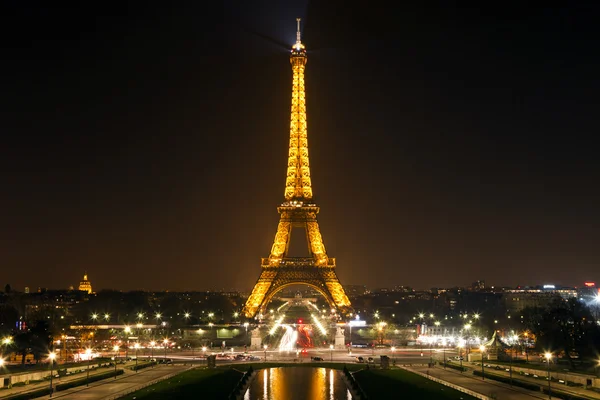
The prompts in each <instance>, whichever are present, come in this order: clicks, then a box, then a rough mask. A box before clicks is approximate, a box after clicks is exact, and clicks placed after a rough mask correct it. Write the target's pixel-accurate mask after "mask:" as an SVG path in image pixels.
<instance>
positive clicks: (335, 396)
mask: <svg viewBox="0 0 600 400" xmlns="http://www.w3.org/2000/svg"><path fill="white" fill-rule="evenodd" d="M327 375H329V379H327ZM305 399H311V400H312V399H314V400H320V399H323V400H350V399H352V395H351V394H350V391H349V390H348V388H347V387H346V384H345V383H344V381H343V380H342V377H341V372H340V371H336V370H333V369H328V368H306V367H296V368H294V367H286V368H269V369H264V370H262V371H259V372H258V374H257V375H256V378H255V379H254V381H253V382H252V384H251V385H250V387H249V388H248V390H247V391H246V393H245V394H244V400H305Z"/></svg>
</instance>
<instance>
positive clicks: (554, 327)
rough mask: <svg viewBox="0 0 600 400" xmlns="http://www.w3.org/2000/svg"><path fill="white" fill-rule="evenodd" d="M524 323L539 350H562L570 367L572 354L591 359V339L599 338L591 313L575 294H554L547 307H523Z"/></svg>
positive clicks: (596, 339) (598, 331)
mask: <svg viewBox="0 0 600 400" xmlns="http://www.w3.org/2000/svg"><path fill="white" fill-rule="evenodd" d="M523 316H524V321H525V324H526V325H527V327H528V328H529V329H530V330H531V332H532V333H533V334H534V335H535V337H536V338H537V340H536V348H537V350H538V351H559V350H562V351H563V352H564V355H565V358H566V359H567V361H568V362H569V365H570V367H571V368H575V366H574V364H573V358H572V356H573V354H574V353H578V355H579V357H580V358H581V359H594V358H595V357H596V354H595V353H594V348H595V347H594V343H597V342H598V341H599V340H600V329H599V327H598V325H597V324H596V321H595V320H594V318H593V316H592V313H591V311H590V309H589V308H588V307H586V306H585V304H584V303H582V302H581V301H579V300H578V299H576V298H572V299H569V300H564V299H562V298H556V299H555V300H553V301H552V302H551V303H550V304H549V305H548V306H547V307H546V308H541V307H532V308H527V309H525V310H524V311H523Z"/></svg>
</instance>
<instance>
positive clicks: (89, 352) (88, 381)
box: [85, 348, 92, 386]
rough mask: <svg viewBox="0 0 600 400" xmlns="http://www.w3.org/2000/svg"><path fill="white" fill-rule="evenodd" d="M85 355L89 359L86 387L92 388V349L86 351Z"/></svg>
mask: <svg viewBox="0 0 600 400" xmlns="http://www.w3.org/2000/svg"><path fill="white" fill-rule="evenodd" d="M85 354H87V357H88V366H87V377H86V378H85V386H90V361H91V360H92V349H89V348H88V349H86V350H85Z"/></svg>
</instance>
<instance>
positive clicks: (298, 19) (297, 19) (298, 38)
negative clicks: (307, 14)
mask: <svg viewBox="0 0 600 400" xmlns="http://www.w3.org/2000/svg"><path fill="white" fill-rule="evenodd" d="M296 23H297V24H298V28H297V30H296V44H302V43H301V42H300V18H296Z"/></svg>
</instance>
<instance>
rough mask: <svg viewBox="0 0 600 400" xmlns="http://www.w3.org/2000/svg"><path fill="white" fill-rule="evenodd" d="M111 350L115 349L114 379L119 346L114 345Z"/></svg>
mask: <svg viewBox="0 0 600 400" xmlns="http://www.w3.org/2000/svg"><path fill="white" fill-rule="evenodd" d="M113 350H114V351H115V379H117V356H118V355H119V346H117V345H115V346H114V347H113Z"/></svg>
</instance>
